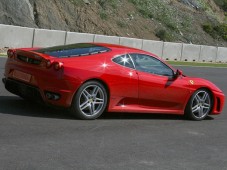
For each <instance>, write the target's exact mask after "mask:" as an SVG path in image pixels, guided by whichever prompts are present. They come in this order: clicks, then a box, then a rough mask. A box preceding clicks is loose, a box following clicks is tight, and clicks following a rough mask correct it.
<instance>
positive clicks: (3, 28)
mask: <svg viewBox="0 0 227 170" xmlns="http://www.w3.org/2000/svg"><path fill="white" fill-rule="evenodd" d="M33 34H34V28H26V27H18V26H11V25H2V24H0V48H2V47H14V48H20V47H32V42H33Z"/></svg>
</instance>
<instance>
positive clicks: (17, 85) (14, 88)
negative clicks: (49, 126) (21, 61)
mask: <svg viewBox="0 0 227 170" xmlns="http://www.w3.org/2000/svg"><path fill="white" fill-rule="evenodd" d="M2 82H3V83H4V84H5V88H6V89H7V90H8V91H9V92H11V93H13V94H15V95H18V96H20V97H22V98H24V99H28V100H32V101H36V102H39V103H43V102H44V103H46V104H48V105H55V106H60V107H70V106H71V101H72V96H73V93H72V91H69V90H64V89H62V88H59V87H57V85H56V87H53V86H51V87H44V88H43V87H42V86H41V85H39V86H35V85H32V84H28V83H26V82H22V81H19V80H16V79H13V78H3V79H2ZM48 85H49V84H48ZM50 94H52V95H53V94H54V95H57V96H58V97H59V98H57V99H56V98H52V97H51V96H50Z"/></svg>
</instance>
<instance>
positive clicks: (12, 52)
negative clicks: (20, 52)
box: [7, 49, 15, 58]
mask: <svg viewBox="0 0 227 170" xmlns="http://www.w3.org/2000/svg"><path fill="white" fill-rule="evenodd" d="M14 55H15V50H12V49H9V50H8V51H7V56H8V57H9V58H13V57H14Z"/></svg>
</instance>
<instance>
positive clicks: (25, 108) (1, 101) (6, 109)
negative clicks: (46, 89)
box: [0, 96, 213, 120]
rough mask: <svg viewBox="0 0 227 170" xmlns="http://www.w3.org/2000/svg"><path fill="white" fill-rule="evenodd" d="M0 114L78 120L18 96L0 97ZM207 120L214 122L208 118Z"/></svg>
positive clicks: (110, 116) (140, 116)
mask: <svg viewBox="0 0 227 170" xmlns="http://www.w3.org/2000/svg"><path fill="white" fill-rule="evenodd" d="M0 114H11V115H19V116H28V117H43V118H56V119H76V118H75V117H74V116H72V115H71V114H70V112H69V111H68V110H67V109H64V108H54V107H50V106H46V105H44V104H41V103H35V102H31V101H27V100H24V99H22V98H20V97H17V96H0ZM98 119H99V120H108V119H109V120H111V119H112V120H117V119H138V120H139V119H156V120H187V119H185V117H184V116H182V115H167V114H143V113H108V112H105V113H103V115H101V116H100V118H98ZM206 120H213V118H212V117H210V116H208V117H207V118H206Z"/></svg>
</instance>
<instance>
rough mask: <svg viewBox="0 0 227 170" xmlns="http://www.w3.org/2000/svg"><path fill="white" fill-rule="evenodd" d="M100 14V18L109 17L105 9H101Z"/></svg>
mask: <svg viewBox="0 0 227 170" xmlns="http://www.w3.org/2000/svg"><path fill="white" fill-rule="evenodd" d="M99 15H100V18H101V19H103V20H106V19H107V18H108V16H107V13H106V11H104V10H102V11H100V13H99Z"/></svg>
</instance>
